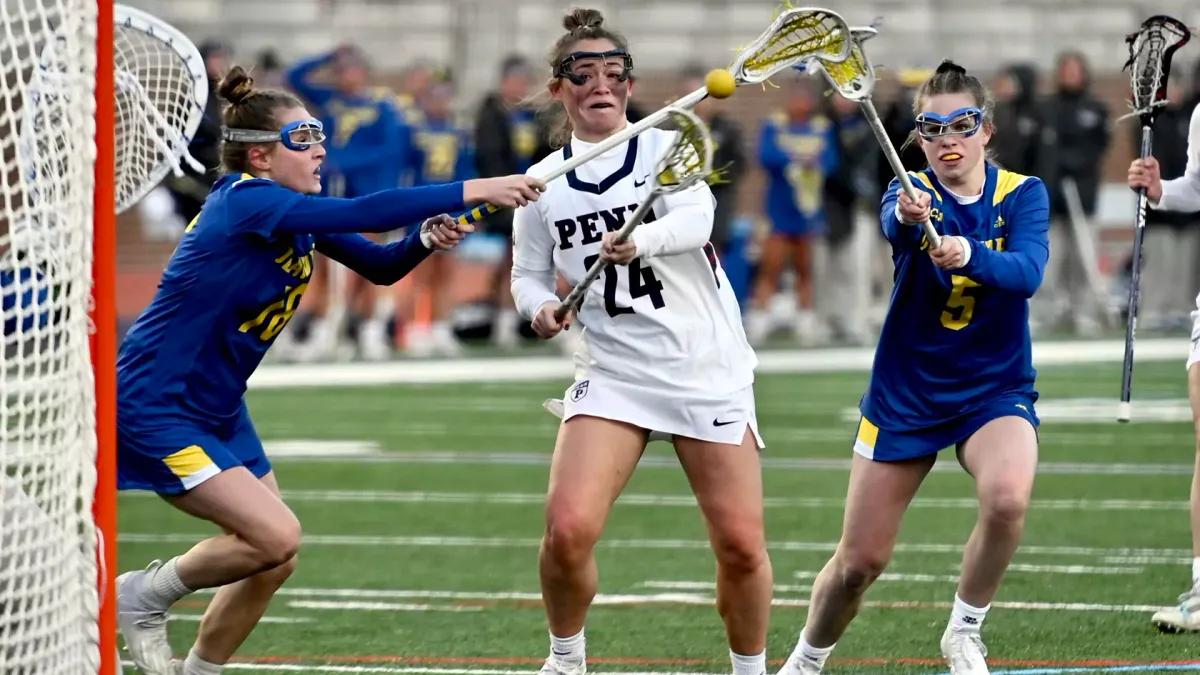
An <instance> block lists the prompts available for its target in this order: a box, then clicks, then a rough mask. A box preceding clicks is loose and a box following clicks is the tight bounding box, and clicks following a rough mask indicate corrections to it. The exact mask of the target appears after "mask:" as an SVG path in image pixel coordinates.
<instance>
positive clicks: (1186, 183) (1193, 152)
mask: <svg viewBox="0 0 1200 675" xmlns="http://www.w3.org/2000/svg"><path fill="white" fill-rule="evenodd" d="M1150 208H1153V209H1158V210H1160V211H1200V106H1196V109H1195V110H1193V111H1192V121H1191V123H1190V124H1189V125H1188V160H1187V169H1186V170H1185V171H1184V172H1183V175H1182V176H1180V177H1179V178H1175V179H1173V180H1164V181H1163V183H1162V198H1161V199H1159V200H1158V201H1157V202H1151V203H1150Z"/></svg>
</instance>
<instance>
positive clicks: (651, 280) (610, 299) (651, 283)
mask: <svg viewBox="0 0 1200 675" xmlns="http://www.w3.org/2000/svg"><path fill="white" fill-rule="evenodd" d="M599 259H600V255H599V254H596V255H589V256H588V257H587V258H584V260H583V269H584V271H585V272H586V271H587V270H590V269H591V268H592V265H595V264H596V261H597V260H599ZM621 267H622V266H621V265H609V266H608V267H605V268H604V309H606V310H607V311H608V315H609V316H612V317H615V316H620V315H621V314H634V313H635V312H634V311H633V308H632V307H624V306H622V305H619V304H617V286H618V282H619V280H618V279H617V275H618V274H620V268H621ZM624 268H625V269H626V270H628V272H627V274H628V275H629V297H630V298H632V299H635V300H636V299H637V298H643V297H646V296H649V297H650V302H651V303H652V304H653V305H654V309H662V308H663V307H665V306H666V304H667V303H666V301H665V300H663V296H662V291H663V285H662V282H661V281H659V280H658V277H656V276H654V270H653V269H652V268H651V267H650V266H649V265H646V266H645V267H642V263H641V258H634V259H633V260H630V261H629V264H628V265H625V266H624Z"/></svg>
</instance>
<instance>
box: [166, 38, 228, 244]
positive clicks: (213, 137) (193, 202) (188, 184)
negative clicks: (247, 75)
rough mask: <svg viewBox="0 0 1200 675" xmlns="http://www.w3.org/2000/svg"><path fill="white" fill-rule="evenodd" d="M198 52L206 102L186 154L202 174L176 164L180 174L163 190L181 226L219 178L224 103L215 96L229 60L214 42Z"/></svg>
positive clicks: (171, 176)
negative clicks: (168, 194) (205, 76)
mask: <svg viewBox="0 0 1200 675" xmlns="http://www.w3.org/2000/svg"><path fill="white" fill-rule="evenodd" d="M199 51H200V56H201V57H203V59H204V70H205V71H206V73H207V74H208V101H207V104H206V105H205V107H204V117H203V118H201V120H200V127H199V128H198V129H197V130H196V135H195V136H194V137H193V138H192V142H191V143H190V144H189V145H188V153H189V154H191V156H192V157H193V158H195V160H196V161H197V162H200V163H201V164H203V165H204V168H205V169H206V171H205V172H204V173H197V172H195V171H193V170H192V168H191V166H189V165H188V164H187V163H186V162H184V163H182V164H181V165H180V167H181V168H182V169H183V175H182V176H176V175H175V174H174V173H169V174H167V180H166V186H167V189H168V190H170V192H171V196H172V197H174V199H175V212H176V213H178V214H179V217H180V218H182V219H183V222H185V223H190V222H192V219H193V218H195V217H196V216H197V215H199V214H200V207H201V206H203V205H204V199H205V198H206V197H207V196H208V191H209V189H210V188H212V185H213V183H215V182H217V178H219V177H220V174H219V173H218V172H217V171H216V169H217V167H219V166H220V165H221V155H220V143H221V110H222V109H223V107H224V104H223V103H222V102H221V99H220V97H219V96H217V85H218V84H219V83H220V82H221V78H222V77H224V76H225V71H226V70H228V69H229V57H230V49H229V47H227V46H226V45H225V44H224V43H222V42H218V41H216V40H209V41H207V42H204V43H203V44H202V45H200V49H199Z"/></svg>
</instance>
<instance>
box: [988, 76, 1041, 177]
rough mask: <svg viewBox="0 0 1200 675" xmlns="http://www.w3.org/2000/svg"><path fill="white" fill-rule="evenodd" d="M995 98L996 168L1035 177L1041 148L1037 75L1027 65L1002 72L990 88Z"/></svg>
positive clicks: (990, 148) (990, 147)
mask: <svg viewBox="0 0 1200 675" xmlns="http://www.w3.org/2000/svg"><path fill="white" fill-rule="evenodd" d="M992 92H993V93H994V94H995V97H996V108H995V114H994V117H993V119H994V120H995V129H996V131H995V135H996V137H997V138H998V139H1000V142H999V143H992V144H991V145H989V146H988V149H989V150H991V151H992V153H993V156H994V159H995V161H996V163H997V164H999V165H1000V166H1002V167H1004V168H1005V169H1008V170H1009V171H1015V172H1016V173H1019V174H1023V175H1026V176H1035V175H1037V169H1038V167H1037V152H1038V149H1039V147H1040V144H1041V122H1042V120H1041V117H1040V115H1039V111H1038V106H1037V72H1036V71H1035V70H1034V68H1033V66H1031V65H1028V64H1014V65H1011V66H1008V67H1007V68H1005V69H1004V70H1003V71H1002V72H1001V73H1000V76H999V77H997V78H996V83H995V85H994V86H993V87H992Z"/></svg>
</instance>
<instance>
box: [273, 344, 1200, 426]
mask: <svg viewBox="0 0 1200 675" xmlns="http://www.w3.org/2000/svg"><path fill="white" fill-rule="evenodd" d="M1190 346H1191V345H1190V342H1189V341H1188V339H1187V338H1162V339H1144V340H1138V352H1137V356H1138V361H1139V362H1141V363H1147V362H1150V361H1174V360H1178V361H1179V362H1180V363H1181V364H1182V363H1183V362H1184V361H1185V360H1186V359H1187V353H1188V349H1189V347H1190ZM1124 350H1125V343H1124V341H1123V340H1080V341H1061V342H1058V341H1037V342H1034V344H1033V365H1034V366H1035V367H1039V368H1040V367H1044V366H1050V365H1072V364H1086V363H1120V362H1121V360H1122V358H1124ZM873 360H874V350H873V349H871V348H850V349H805V350H762V351H760V352H759V353H758V367H757V368H756V371H757V372H759V373H819V372H864V371H867V370H869V369H870V368H871V364H872V361H873ZM574 372H575V366H574V364H573V363H572V361H571V359H570V358H569V357H566V356H545V357H531V358H521V357H516V358H470V359H428V360H411V359H404V360H398V361H391V362H387V363H366V362H363V363H330V364H311V365H295V364H287V365H272V364H268V365H264V366H262V367H260V368H259V369H258V370H256V371H255V372H254V375H253V376H252V377H251V378H250V382H249V386H250V388H251V389H297V388H312V387H354V386H380V385H393V384H448V383H453V382H531V381H554V380H562V381H563V382H564V384H565V383H566V382H569V381H570V379H571V378H572V376H573V375H574ZM1112 403H1113V415H1116V401H1113V402H1112Z"/></svg>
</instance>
